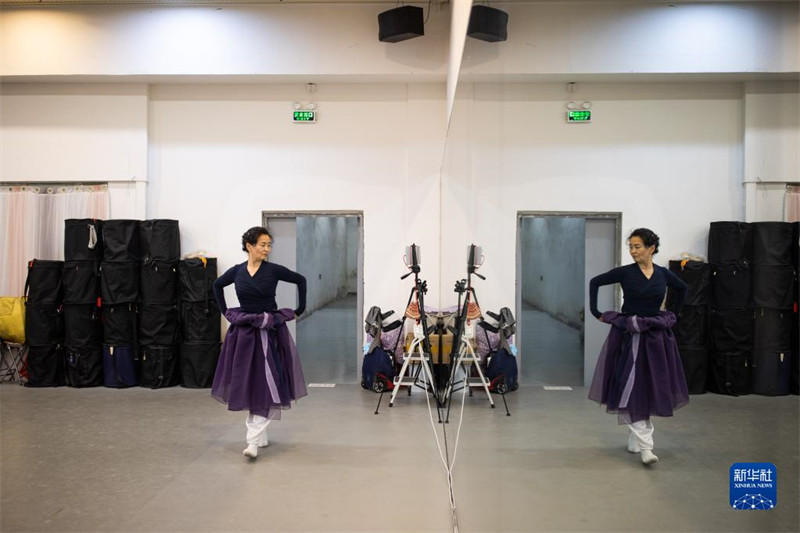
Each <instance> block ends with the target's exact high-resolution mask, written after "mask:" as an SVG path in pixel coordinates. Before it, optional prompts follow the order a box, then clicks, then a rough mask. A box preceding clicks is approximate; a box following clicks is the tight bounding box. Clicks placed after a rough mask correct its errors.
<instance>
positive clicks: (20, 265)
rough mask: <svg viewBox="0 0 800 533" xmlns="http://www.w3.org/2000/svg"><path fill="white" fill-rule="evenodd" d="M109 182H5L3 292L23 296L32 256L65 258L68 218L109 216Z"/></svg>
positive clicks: (1, 190)
mask: <svg viewBox="0 0 800 533" xmlns="http://www.w3.org/2000/svg"><path fill="white" fill-rule="evenodd" d="M109 209H110V202H109V197H108V185H106V184H101V185H60V184H25V185H21V184H20V185H2V186H0V228H2V229H0V257H2V268H0V295H2V296H22V293H23V291H24V289H25V277H26V276H27V273H28V266H27V264H28V261H30V260H31V259H54V260H63V259H64V220H65V219H68V218H97V219H107V218H108V214H109Z"/></svg>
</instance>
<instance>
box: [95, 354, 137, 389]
mask: <svg viewBox="0 0 800 533" xmlns="http://www.w3.org/2000/svg"><path fill="white" fill-rule="evenodd" d="M138 364H139V360H138V357H137V354H136V350H135V349H134V347H133V346H109V345H103V385H104V386H106V387H111V388H113V389H121V388H125V387H133V386H135V385H136V384H137V383H138V379H139V378H138V373H139V371H138V368H137V367H138Z"/></svg>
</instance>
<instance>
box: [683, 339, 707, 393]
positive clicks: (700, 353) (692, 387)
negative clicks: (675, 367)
mask: <svg viewBox="0 0 800 533" xmlns="http://www.w3.org/2000/svg"><path fill="white" fill-rule="evenodd" d="M678 351H679V352H680V354H681V363H683V375H684V376H686V386H687V387H688V389H689V394H705V393H706V392H707V391H708V385H707V382H708V366H709V362H710V359H709V354H708V350H707V349H706V348H684V347H679V348H678Z"/></svg>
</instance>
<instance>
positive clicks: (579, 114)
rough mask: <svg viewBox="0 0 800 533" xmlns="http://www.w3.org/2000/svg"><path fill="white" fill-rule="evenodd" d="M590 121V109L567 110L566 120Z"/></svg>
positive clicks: (576, 121)
mask: <svg viewBox="0 0 800 533" xmlns="http://www.w3.org/2000/svg"><path fill="white" fill-rule="evenodd" d="M591 121H592V111H591V110H590V109H570V110H568V111H567V122H569V123H571V124H572V123H574V124H583V123H588V122H591Z"/></svg>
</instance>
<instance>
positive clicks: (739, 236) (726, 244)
mask: <svg viewBox="0 0 800 533" xmlns="http://www.w3.org/2000/svg"><path fill="white" fill-rule="evenodd" d="M752 258H753V226H752V224H749V223H747V222H712V223H711V227H710V228H709V231H708V262H709V263H717V264H737V263H750V262H752Z"/></svg>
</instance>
